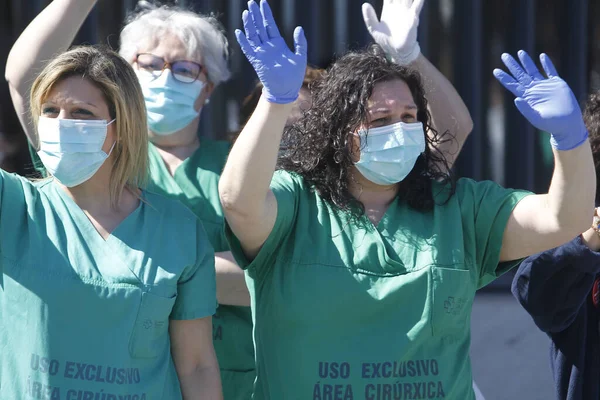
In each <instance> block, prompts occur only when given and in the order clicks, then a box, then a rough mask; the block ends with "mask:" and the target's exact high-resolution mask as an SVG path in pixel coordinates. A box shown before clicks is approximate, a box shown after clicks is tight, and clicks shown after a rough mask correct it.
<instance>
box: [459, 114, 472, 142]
mask: <svg viewBox="0 0 600 400" xmlns="http://www.w3.org/2000/svg"><path fill="white" fill-rule="evenodd" d="M474 126H475V124H474V123H473V119H472V118H471V114H469V113H468V112H467V114H466V115H465V119H464V121H462V123H461V127H462V129H461V130H462V131H463V132H464V133H463V135H464V136H465V138H467V137H469V135H470V134H471V132H473V127H474Z"/></svg>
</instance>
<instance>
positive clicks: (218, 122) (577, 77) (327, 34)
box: [0, 0, 600, 399]
mask: <svg viewBox="0 0 600 400" xmlns="http://www.w3.org/2000/svg"><path fill="white" fill-rule="evenodd" d="M49 2H50V1H47V0H0V10H2V11H1V12H0V67H1V70H2V71H4V66H5V62H6V57H7V55H8V52H9V50H10V47H11V46H12V43H13V42H14V40H15V39H16V38H17V36H18V35H19V34H20V32H21V31H22V30H23V29H24V28H25V26H26V25H27V24H28V23H29V22H30V21H31V19H32V18H33V17H34V16H35V15H36V14H37V13H38V12H39V11H40V10H41V9H42V8H43V7H45V6H46V5H47V4H48V3H49ZM370 2H371V3H372V4H373V5H374V6H375V8H376V10H377V11H378V13H379V11H380V10H381V6H382V4H383V0H370ZM162 3H170V4H173V3H175V4H179V5H182V6H185V7H189V8H191V9H193V10H195V11H199V12H202V13H214V14H216V15H217V16H218V17H219V19H220V21H221V22H222V24H223V25H224V27H225V29H226V30H227V35H228V38H229V41H230V51H231V69H232V72H233V78H232V79H231V80H230V81H229V82H227V83H226V84H223V85H220V87H219V88H218V89H217V90H216V92H215V94H214V95H213V97H212V98H211V102H210V104H209V105H208V107H205V111H203V115H202V118H201V129H200V132H201V135H203V136H208V137H213V138H225V136H226V134H227V132H230V131H233V130H235V129H237V127H238V121H237V115H238V108H239V104H240V102H241V101H242V99H243V98H244V97H245V96H246V95H247V94H248V93H249V92H250V90H251V88H252V87H253V86H254V84H255V79H256V76H255V74H254V72H253V71H252V69H251V67H250V65H249V64H248V63H247V61H246V59H245V58H244V56H243V54H242V53H241V51H240V50H239V46H238V45H237V42H236V41H235V37H234V35H233V32H234V30H235V29H236V28H241V12H242V10H243V9H244V8H245V6H246V2H245V1H243V0H185V1H184V0H181V1H178V2H177V1H170V2H169V1H164V2H162ZM362 3H363V0H270V5H271V7H272V9H273V11H274V14H275V18H276V20H277V21H278V23H279V26H280V28H281V32H282V34H283V35H284V36H285V37H286V38H287V39H288V43H290V41H291V34H292V31H293V29H294V27H295V26H297V25H302V26H303V27H304V29H305V31H306V36H307V39H308V44H309V63H310V64H313V65H316V66H319V67H327V66H328V65H329V63H330V62H331V61H332V60H333V59H335V57H336V55H338V54H342V53H344V52H345V51H346V50H348V49H355V48H360V47H363V46H365V45H366V44H368V43H370V42H371V38H370V35H369V33H368V32H367V30H366V28H365V26H364V22H363V19H362V14H361V5H362ZM136 4H137V0H120V1H117V0H99V1H98V4H97V6H96V8H95V10H94V11H93V12H92V14H91V15H90V17H89V18H88V20H87V21H86V23H85V24H84V26H83V27H82V29H81V31H80V32H79V35H78V37H77V39H76V44H82V43H104V44H109V45H111V46H112V47H113V48H115V49H116V48H118V45H119V42H118V37H119V32H120V27H121V24H122V22H123V21H124V19H125V17H126V16H127V14H128V13H129V12H130V11H131V10H133V9H134V8H135V6H136ZM598 15H600V0H543V1H542V0H538V1H535V0H501V1H492V0H426V2H425V6H424V8H423V11H422V13H421V22H420V26H419V43H420V45H421V49H422V52H423V54H424V55H425V56H426V57H428V58H429V59H430V60H431V61H432V62H433V63H434V64H435V65H436V66H437V67H438V68H439V69H440V70H441V71H442V72H443V73H444V74H445V75H446V76H447V77H448V78H449V79H450V80H451V81H452V82H453V84H454V86H455V87H456V88H457V90H458V92H459V93H460V94H461V96H462V97H463V99H464V100H465V103H466V104H467V106H468V108H469V110H470V111H471V115H472V118H473V120H474V122H475V128H474V131H473V132H472V134H471V136H470V138H469V139H468V141H467V143H466V145H465V148H464V150H463V151H462V154H461V156H460V157H459V159H458V162H457V164H456V172H457V174H458V175H459V176H467V177H471V178H474V179H477V180H481V179H491V180H494V181H496V182H498V183H499V184H501V185H504V186H508V187H514V188H522V189H528V190H532V191H534V192H542V191H545V190H546V189H547V187H548V184H549V180H550V176H551V172H552V167H553V165H552V153H551V149H550V146H549V144H548V137H547V136H546V135H545V134H542V133H538V132H535V130H534V128H532V127H531V126H530V125H529V124H528V123H527V122H526V121H525V119H524V118H522V117H521V115H520V114H519V113H518V111H517V110H516V108H515V107H514V105H513V104H512V95H509V93H508V92H507V91H506V90H504V89H503V88H501V87H500V85H499V84H498V83H497V82H496V81H495V80H494V78H493V76H492V70H493V68H496V67H501V66H502V65H501V62H500V55H501V54H502V53H503V52H509V53H512V54H515V53H516V51H517V50H519V49H524V50H526V51H528V52H529V53H530V54H532V55H535V56H537V54H539V53H540V52H545V53H547V54H549V55H550V57H551V58H552V60H553V62H554V64H555V65H556V67H557V69H558V72H559V73H560V74H561V76H562V77H563V78H564V79H565V80H566V81H567V82H568V83H569V85H570V86H571V88H572V89H573V91H574V92H575V95H576V96H577V98H578V99H579V100H580V101H581V102H583V101H584V100H585V98H586V97H587V95H588V94H589V93H591V92H592V91H595V90H598V89H600V19H598V18H597V16H598ZM0 166H1V167H2V168H4V169H6V170H9V171H13V172H17V173H20V174H23V175H28V174H32V173H33V169H32V166H31V162H30V158H29V153H28V151H27V146H26V139H25V135H24V134H23V133H22V131H21V129H20V126H19V123H18V120H17V117H16V115H15V114H14V110H13V108H12V104H11V102H10V98H9V94H8V88H7V85H6V83H5V82H4V80H2V81H0ZM510 280H511V276H510V274H507V276H505V277H503V278H501V279H500V280H498V281H497V282H495V283H494V284H492V285H490V286H489V287H488V288H486V289H484V293H480V294H479V297H478V300H477V301H476V303H475V306H474V313H473V366H474V375H475V379H476V381H477V382H478V384H479V386H480V387H481V389H482V391H483V393H484V395H485V396H486V398H487V399H550V398H553V390H552V385H551V379H550V372H549V367H548V356H547V339H546V338H545V336H544V335H543V334H540V333H539V332H537V330H536V329H535V327H534V326H533V324H532V323H531V321H530V318H529V317H528V316H527V315H526V314H525V313H524V312H523V311H522V310H521V309H520V307H519V305H518V304H517V303H516V301H515V300H513V299H512V297H511V296H510V294H509V292H508V287H509V285H510Z"/></svg>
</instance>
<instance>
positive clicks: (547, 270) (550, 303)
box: [512, 229, 600, 333]
mask: <svg viewBox="0 0 600 400" xmlns="http://www.w3.org/2000/svg"><path fill="white" fill-rule="evenodd" d="M599 250H600V238H599V237H598V234H597V233H596V232H595V231H594V230H593V229H589V230H588V231H586V232H585V233H583V234H582V235H580V236H577V237H576V238H575V239H573V240H572V241H570V242H569V243H566V244H564V245H562V246H560V247H557V248H554V249H551V250H547V251H545V252H543V253H538V254H536V255H533V256H531V257H528V258H526V259H525V261H523V262H522V263H521V265H520V266H519V269H518V271H517V273H516V275H515V278H514V280H513V284H512V292H513V295H514V296H515V297H516V298H517V300H518V301H519V303H521V305H522V306H523V308H525V310H527V312H528V313H529V314H530V315H531V317H532V318H533V320H534V322H535V324H536V325H537V326H538V328H540V329H541V330H542V331H543V332H547V333H555V332H562V331H563V330H565V329H567V328H568V327H569V326H570V325H571V324H572V323H573V321H574V320H575V318H576V317H577V314H579V311H580V310H581V307H582V306H583V305H584V304H585V302H586V301H587V299H588V296H589V295H590V291H591V290H592V286H593V285H594V281H595V279H596V275H597V274H599V273H600V253H598V251H599Z"/></svg>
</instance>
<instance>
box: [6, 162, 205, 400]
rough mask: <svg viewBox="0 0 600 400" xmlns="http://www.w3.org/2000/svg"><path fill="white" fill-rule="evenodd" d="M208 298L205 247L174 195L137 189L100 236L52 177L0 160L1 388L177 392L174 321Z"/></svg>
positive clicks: (35, 394) (173, 395) (62, 394)
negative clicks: (22, 173) (16, 169)
mask: <svg viewBox="0 0 600 400" xmlns="http://www.w3.org/2000/svg"><path fill="white" fill-rule="evenodd" d="M215 307H216V283H215V270H214V253H213V250H212V247H211V245H210V243H209V242H208V239H207V236H206V233H205V232H204V229H203V227H202V224H201V222H200V221H199V220H198V219H197V218H196V216H195V215H194V214H193V213H191V212H190V211H189V210H188V209H187V208H186V207H185V206H183V205H182V204H180V203H179V202H177V201H174V200H171V199H167V198H164V197H162V196H159V195H155V194H151V193H147V192H143V193H142V201H140V204H139V206H138V208H137V209H136V210H134V211H133V212H132V213H131V214H130V215H129V216H127V218H126V219H125V220H123V221H122V222H121V224H120V225H119V226H118V227H117V228H116V229H115V230H114V231H113V232H112V234H111V235H110V236H109V237H108V238H107V239H106V240H104V239H103V238H102V237H101V236H100V235H99V233H98V232H97V231H96V229H95V228H94V226H93V225H92V223H91V222H90V221H89V219H88V218H87V216H86V215H85V214H84V212H83V211H82V210H81V209H80V208H79V207H78V206H77V204H76V203H75V202H74V201H73V200H72V199H71V198H70V197H69V196H68V195H67V194H66V193H65V192H64V191H63V190H62V189H61V188H60V187H59V186H58V185H57V184H55V181H54V180H52V179H47V180H44V181H41V182H38V183H35V184H34V183H31V182H29V181H27V180H26V179H24V178H21V177H18V176H16V175H13V174H7V173H6V172H4V171H0V354H2V356H1V357H0V393H1V395H0V397H1V398H2V399H52V400H55V399H60V400H82V399H104V400H118V399H125V398H126V399H131V400H133V399H136V400H141V399H147V400H150V399H156V400H159V399H160V400H172V399H181V398H182V396H181V392H180V388H179V380H178V377H177V374H176V371H175V367H174V364H173V361H172V358H171V352H170V337H169V331H168V328H169V320H170V319H176V320H191V319H197V318H204V317H208V316H211V315H212V314H213V313H214V310H215Z"/></svg>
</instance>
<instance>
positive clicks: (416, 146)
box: [354, 122, 425, 185]
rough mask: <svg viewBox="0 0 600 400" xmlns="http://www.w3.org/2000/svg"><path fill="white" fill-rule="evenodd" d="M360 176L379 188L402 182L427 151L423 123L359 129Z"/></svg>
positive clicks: (358, 166) (402, 123) (401, 123)
mask: <svg viewBox="0 0 600 400" xmlns="http://www.w3.org/2000/svg"><path fill="white" fill-rule="evenodd" d="M358 136H359V137H360V143H361V150H360V160H359V161H358V162H357V163H356V164H354V165H355V166H356V168H357V169H358V170H359V171H360V173H361V174H362V175H363V176H364V177H365V178H367V179H368V180H370V181H371V182H373V183H376V184H378V185H393V184H395V183H398V182H401V181H402V180H404V178H406V176H407V175H408V174H409V173H410V171H412V169H413V168H414V166H415V163H416V162H417V159H418V158H419V156H420V155H421V153H423V152H424V151H425V132H424V131H423V124H422V123H420V122H418V123H412V124H407V123H404V122H398V123H395V124H392V125H387V126H382V127H380V128H371V129H369V130H368V132H367V131H366V130H360V131H359V132H358Z"/></svg>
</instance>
